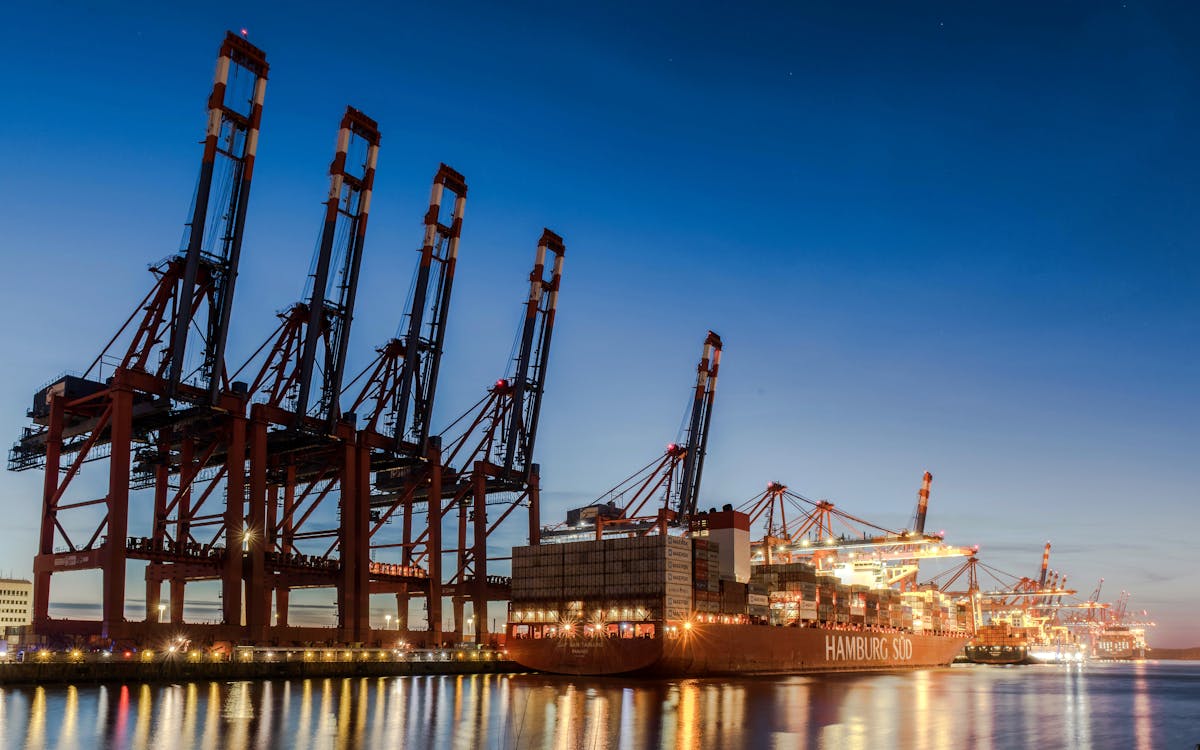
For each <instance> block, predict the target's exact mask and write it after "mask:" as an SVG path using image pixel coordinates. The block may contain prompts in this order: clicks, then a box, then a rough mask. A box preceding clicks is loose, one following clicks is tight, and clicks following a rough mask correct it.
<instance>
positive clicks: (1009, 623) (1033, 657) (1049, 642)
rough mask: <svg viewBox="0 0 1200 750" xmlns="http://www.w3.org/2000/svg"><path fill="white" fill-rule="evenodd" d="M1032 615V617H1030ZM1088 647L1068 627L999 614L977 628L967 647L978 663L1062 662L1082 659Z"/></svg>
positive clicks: (970, 657)
mask: <svg viewBox="0 0 1200 750" xmlns="http://www.w3.org/2000/svg"><path fill="white" fill-rule="evenodd" d="M1026 619H1029V618H1026ZM1084 653H1085V650H1084V647H1083V645H1082V644H1081V643H1079V640H1078V638H1076V637H1075V636H1074V634H1072V633H1071V632H1070V631H1068V630H1067V628H1065V627H1062V626H1050V625H1048V624H1047V623H1045V622H1038V621H1036V620H1033V621H1024V622H1023V621H1022V619H1021V618H1020V616H1019V615H1018V616H1014V617H1012V618H996V617H993V619H992V621H991V622H990V623H989V624H987V625H980V626H979V627H978V628H976V630H975V634H974V635H973V636H972V637H971V640H970V642H968V643H967V646H966V648H965V649H963V655H964V660H965V661H968V662H972V663H975V664H1060V663H1067V662H1077V661H1082V660H1083V658H1084Z"/></svg>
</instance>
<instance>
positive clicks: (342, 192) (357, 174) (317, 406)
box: [242, 107, 380, 642]
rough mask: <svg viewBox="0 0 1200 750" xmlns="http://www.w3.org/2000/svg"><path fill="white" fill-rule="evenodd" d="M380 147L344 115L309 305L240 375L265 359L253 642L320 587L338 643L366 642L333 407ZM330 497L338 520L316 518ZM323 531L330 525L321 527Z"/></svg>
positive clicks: (340, 425) (283, 624) (358, 520)
mask: <svg viewBox="0 0 1200 750" xmlns="http://www.w3.org/2000/svg"><path fill="white" fill-rule="evenodd" d="M379 141H380V135H379V128H378V125H377V124H376V123H375V121H374V120H372V119H371V118H369V117H367V116H366V115H364V114H363V113H362V112H359V111H358V110H356V109H354V108H353V107H347V108H346V112H345V114H344V115H343V117H342V120H341V123H340V126H339V128H338V137H337V144H336V148H335V153H334V159H333V162H332V163H331V164H330V167H329V178H330V189H329V195H328V198H327V199H326V201H325V209H324V224H323V227H322V231H321V238H320V241H319V242H318V245H317V249H316V254H315V257H314V259H313V264H312V269H313V270H312V273H311V276H310V278H309V283H308V291H307V295H306V299H305V300H304V301H301V302H297V303H295V304H293V305H292V306H291V307H289V308H287V309H286V310H284V311H283V312H281V313H280V314H279V316H278V317H279V320H280V323H279V325H278V327H277V328H276V330H275V331H274V332H273V333H272V335H271V336H270V337H269V338H268V339H267V342H266V343H264V344H263V346H261V347H259V349H258V350H257V351H256V352H255V354H254V355H252V356H251V358H250V360H249V361H248V362H247V364H246V365H244V366H243V369H247V368H249V367H251V366H252V365H253V364H254V363H257V362H258V358H259V356H260V355H262V360H261V363H260V364H258V367H257V373H256V375H255V376H254V378H253V380H252V381H251V383H250V386H249V395H250V397H251V398H252V399H254V403H253V404H252V406H251V408H250V419H249V425H248V445H249V459H250V463H249V493H248V500H249V509H248V510H249V512H248V514H247V520H246V525H245V529H244V531H243V535H242V548H243V553H244V557H245V559H246V561H247V564H248V566H249V570H248V571H247V573H246V584H247V585H246V626H247V628H248V630H249V634H250V637H251V638H252V639H262V638H265V637H266V633H267V630H268V628H269V627H271V623H270V622H269V619H270V617H269V614H270V611H271V605H270V596H271V593H272V591H274V592H275V594H276V603H275V604H276V618H277V622H276V623H275V625H276V626H277V627H278V628H280V629H284V628H287V627H288V596H289V591H290V590H291V589H293V588H296V587H318V586H336V587H337V590H338V594H339V595H338V601H337V609H338V629H339V635H340V638H341V639H342V640H344V641H347V642H351V641H361V640H364V638H365V628H366V627H367V625H366V622H367V615H368V612H367V595H366V590H365V589H366V586H365V582H366V555H365V554H359V551H360V550H362V549H364V548H365V544H363V542H364V541H365V539H364V538H363V536H362V533H363V531H365V522H364V520H363V519H364V518H365V516H366V509H365V507H362V504H361V502H360V496H359V493H358V491H357V486H356V484H355V481H356V479H357V472H358V464H359V458H358V439H357V432H356V430H355V424H354V421H353V416H352V415H350V416H349V417H348V418H343V414H342V412H341V405H340V403H339V399H340V396H341V392H342V377H343V373H344V371H345V363H346V354H347V348H348V346H349V339H350V327H351V322H352V320H353V318H354V302H355V296H356V290H357V285H358V274H359V267H360V264H361V262H362V253H363V247H364V242H365V238H366V230H367V220H368V215H369V210H370V205H371V192H372V186H373V183H374V179H375V168H376V163H377V160H378V156H379ZM264 352H265V355H263V353H264ZM317 373H319V375H320V377H319V378H318V377H316V375H317ZM310 404H311V405H310ZM330 498H335V501H334V502H335V503H336V507H337V512H336V514H334V513H330V512H329V511H325V512H323V513H322V512H318V511H319V510H320V509H321V508H322V506H323V505H324V504H325V502H326V500H328V499H330ZM335 515H336V521H335V522H334V521H332V519H331V517H332V516H335ZM330 522H334V523H336V525H335V526H333V527H328V526H324V527H322V526H323V525H324V524H328V523H330ZM314 526H316V527H317V528H313V527H314ZM293 635H294V636H297V637H303V636H302V635H301V634H299V633H293Z"/></svg>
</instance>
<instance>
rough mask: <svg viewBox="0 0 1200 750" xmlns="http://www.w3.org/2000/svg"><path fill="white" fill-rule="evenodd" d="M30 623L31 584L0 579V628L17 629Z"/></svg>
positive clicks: (11, 579)
mask: <svg viewBox="0 0 1200 750" xmlns="http://www.w3.org/2000/svg"><path fill="white" fill-rule="evenodd" d="M32 622H33V583H32V582H30V581H26V580H24V579H20V578H0V628H19V627H21V626H23V625H29V624H31V623H32ZM2 632H3V630H0V633H2Z"/></svg>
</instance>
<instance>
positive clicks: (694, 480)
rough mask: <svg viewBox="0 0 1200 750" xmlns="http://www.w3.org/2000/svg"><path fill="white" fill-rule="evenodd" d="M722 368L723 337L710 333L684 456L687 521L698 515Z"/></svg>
mask: <svg viewBox="0 0 1200 750" xmlns="http://www.w3.org/2000/svg"><path fill="white" fill-rule="evenodd" d="M720 365H721V337H720V336H718V335H717V334H715V333H713V332H712V331H709V332H708V336H706V337H705V339H704V348H703V350H702V352H701V355H700V363H699V364H698V365H697V366H696V390H695V394H694V397H693V400H692V416H691V420H690V423H689V424H690V426H689V428H688V435H687V452H686V454H685V455H684V457H683V477H682V479H681V481H680V491H679V506H678V507H679V511H678V512H679V515H680V516H681V517H683V518H685V519H686V518H690V517H691V516H692V515H694V514H695V513H696V506H697V501H698V499H699V497H700V478H701V476H702V475H703V472H704V455H705V452H706V451H707V450H708V433H709V425H710V423H711V421H712V410H713V401H714V399H715V398H716V394H717V371H718V369H719V368H720Z"/></svg>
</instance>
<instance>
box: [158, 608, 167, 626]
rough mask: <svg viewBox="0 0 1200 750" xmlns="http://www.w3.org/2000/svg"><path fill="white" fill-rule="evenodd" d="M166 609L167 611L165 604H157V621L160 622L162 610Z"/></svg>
mask: <svg viewBox="0 0 1200 750" xmlns="http://www.w3.org/2000/svg"><path fill="white" fill-rule="evenodd" d="M166 611H167V605H165V604H160V605H158V621H159V622H162V618H163V612H166Z"/></svg>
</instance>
